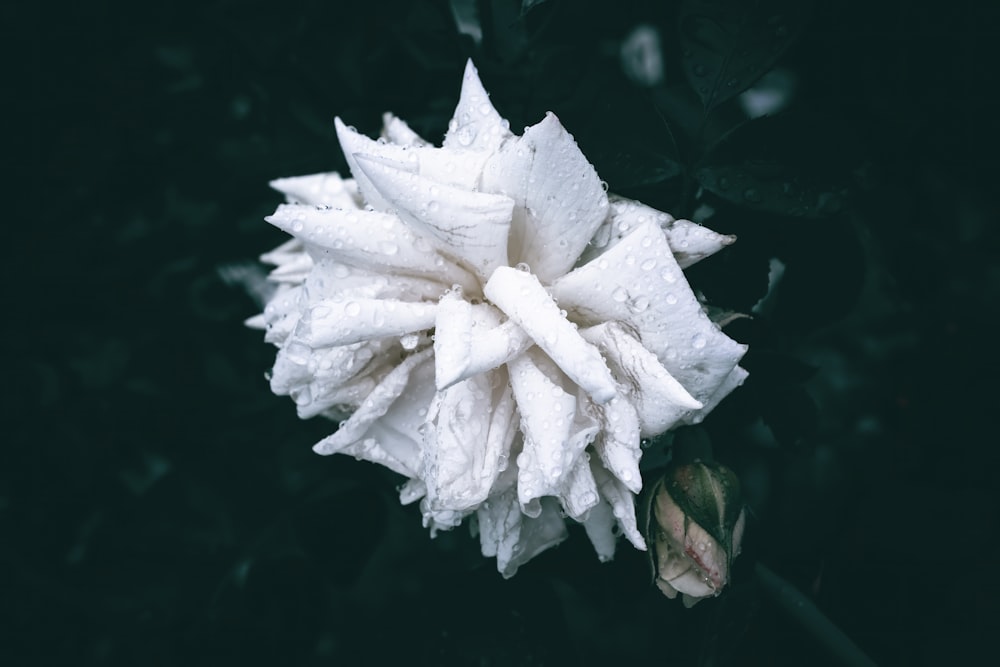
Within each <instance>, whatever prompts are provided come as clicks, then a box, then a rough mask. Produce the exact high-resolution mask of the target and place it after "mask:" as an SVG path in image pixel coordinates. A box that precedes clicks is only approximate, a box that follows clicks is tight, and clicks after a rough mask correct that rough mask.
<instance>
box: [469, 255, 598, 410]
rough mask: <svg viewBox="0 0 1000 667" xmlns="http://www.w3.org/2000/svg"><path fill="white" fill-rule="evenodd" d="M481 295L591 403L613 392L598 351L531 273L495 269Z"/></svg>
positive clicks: (510, 269)
mask: <svg viewBox="0 0 1000 667" xmlns="http://www.w3.org/2000/svg"><path fill="white" fill-rule="evenodd" d="M483 293H484V294H485V295H486V297H487V298H488V299H489V300H490V301H492V302H493V304H494V305H495V306H497V307H498V308H499V309H500V310H502V311H504V313H506V315H507V316H508V317H509V318H510V319H511V320H513V321H514V322H516V323H517V324H518V325H519V326H520V327H521V328H522V329H524V331H525V332H526V333H527V334H528V335H529V336H531V338H532V340H534V341H535V344H536V345H538V346H539V347H540V348H542V349H543V350H545V352H546V354H548V355H549V356H550V357H551V358H552V360H553V361H555V362H556V364H558V365H559V368H561V369H562V370H563V372H564V373H566V375H568V376H569V377H570V378H571V379H572V380H573V381H574V382H576V383H577V384H578V385H580V387H581V388H582V389H583V390H584V391H585V392H587V393H588V394H589V395H590V396H591V397H592V398H593V399H594V401H595V402H597V403H605V402H607V401H608V400H610V399H611V398H612V397H613V396H614V395H615V394H616V393H617V387H616V386H615V381H614V378H613V377H612V376H611V371H610V370H608V367H607V365H606V364H605V363H604V359H602V358H601V354H600V352H598V351H597V348H596V347H594V346H593V345H591V344H590V343H588V342H587V341H585V340H584V339H583V337H582V336H580V333H579V332H578V331H577V330H576V328H575V327H574V326H573V325H572V324H571V323H570V322H569V320H567V319H566V318H565V317H564V316H563V315H562V314H561V313H560V312H559V306H557V305H556V303H555V302H554V301H553V300H552V297H550V296H549V294H548V292H546V291H545V288H544V287H542V285H541V283H539V282H538V278H537V277H535V276H534V275H533V274H531V273H528V272H527V271H519V270H517V269H512V268H510V267H506V266H502V267H499V268H497V270H496V271H494V272H493V275H492V276H491V277H490V279H489V282H487V283H486V286H485V287H483Z"/></svg>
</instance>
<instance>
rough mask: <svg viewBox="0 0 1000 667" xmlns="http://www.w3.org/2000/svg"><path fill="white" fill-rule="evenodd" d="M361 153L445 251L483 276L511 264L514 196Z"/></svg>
mask: <svg viewBox="0 0 1000 667" xmlns="http://www.w3.org/2000/svg"><path fill="white" fill-rule="evenodd" d="M355 157H356V160H357V162H358V165H359V166H360V169H361V171H363V172H364V173H365V175H366V176H367V177H368V179H369V180H370V182H371V183H372V184H373V185H374V187H376V188H378V191H379V193H380V195H381V196H382V197H383V198H384V199H385V201H386V202H388V204H389V206H390V207H391V208H393V209H396V210H397V212H398V215H399V216H400V218H402V219H403V220H404V221H406V222H407V223H408V224H409V225H410V226H411V228H412V229H414V230H416V231H417V232H418V233H419V234H421V235H422V236H424V237H425V238H427V239H428V240H432V239H433V241H432V243H435V242H436V243H435V245H436V246H437V247H438V248H439V249H440V250H442V251H443V252H445V253H446V254H448V255H449V256H451V257H453V258H455V259H456V260H459V261H461V262H463V263H464V264H466V265H467V266H468V267H469V268H470V269H472V270H473V271H474V272H475V273H477V274H478V275H479V276H480V277H482V278H486V277H488V276H489V275H490V274H491V273H493V270H494V269H495V268H496V267H498V266H501V265H505V264H507V237H508V235H509V233H510V219H511V211H512V209H513V207H514V202H513V201H512V200H511V199H510V198H509V197H504V196H501V195H492V194H486V193H484V192H475V191H470V190H466V189H461V188H457V187H454V186H450V185H444V184H440V183H437V182H436V181H433V180H431V179H429V178H425V177H423V176H419V175H417V174H413V173H410V172H407V171H402V170H400V169H397V168H395V167H393V166H391V165H389V164H386V163H385V162H383V161H379V160H378V159H376V158H373V157H371V156H367V155H357V156H355Z"/></svg>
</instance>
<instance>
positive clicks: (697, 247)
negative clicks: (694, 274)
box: [663, 220, 736, 269]
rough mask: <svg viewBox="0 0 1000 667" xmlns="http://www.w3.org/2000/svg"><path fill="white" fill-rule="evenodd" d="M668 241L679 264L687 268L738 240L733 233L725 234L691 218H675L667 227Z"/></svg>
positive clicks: (665, 231) (665, 230)
mask: <svg viewBox="0 0 1000 667" xmlns="http://www.w3.org/2000/svg"><path fill="white" fill-rule="evenodd" d="M663 231H664V233H665V234H666V235H667V243H669V244H670V249H671V250H673V251H674V258H675V259H676V260H677V264H678V265H679V266H680V267H681V268H682V269H686V268H687V267H689V266H691V265H692V264H694V263H696V262H700V261H701V260H703V259H705V258H706V257H708V256H709V255H714V254H715V253H717V252H719V251H720V250H722V249H723V248H725V247H726V246H727V245H731V244H732V243H733V242H734V241H736V237H735V236H732V235H723V234H719V233H718V232H714V231H712V230H711V229H709V228H708V227H703V226H702V225H699V224H698V223H697V222H691V221H690V220H675V221H674V222H672V223H671V224H670V226H669V227H667V228H665V229H664V230H663Z"/></svg>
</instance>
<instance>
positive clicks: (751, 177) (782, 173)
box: [694, 113, 861, 218]
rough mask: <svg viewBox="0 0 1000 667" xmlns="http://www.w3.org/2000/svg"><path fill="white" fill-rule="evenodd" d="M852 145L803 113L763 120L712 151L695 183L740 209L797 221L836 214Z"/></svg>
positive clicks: (843, 198)
mask: <svg viewBox="0 0 1000 667" xmlns="http://www.w3.org/2000/svg"><path fill="white" fill-rule="evenodd" d="M853 143H854V142H853V141H852V138H851V137H850V136H849V135H845V133H844V132H843V131H842V130H841V129H840V128H839V127H838V126H837V125H836V124H835V123H833V122H832V121H829V120H827V119H824V118H821V117H817V116H814V115H812V114H806V113H787V114H781V115H778V116H764V117H761V118H758V119H755V120H752V121H748V122H746V123H743V124H742V125H740V126H738V127H736V128H735V129H733V130H732V131H730V132H729V133H728V134H726V135H725V136H724V137H722V139H720V140H719V141H718V142H717V143H716V144H715V145H714V146H712V147H711V148H710V149H709V151H708V154H707V155H706V157H705V158H704V159H703V160H702V163H701V165H700V166H699V167H698V168H697V169H696V170H695V174H694V175H695V178H696V179H697V180H698V182H699V183H700V184H701V185H702V186H703V187H704V188H705V189H707V190H708V191H709V192H711V193H713V194H715V195H718V196H719V197H722V198H723V199H726V200H727V201H730V202H732V203H734V204H737V205H739V206H741V207H744V208H749V209H753V210H757V211H765V212H768V213H775V214H777V215H784V216H792V217H800V218H823V217H828V216H831V215H835V214H837V213H840V212H841V211H842V210H844V208H845V207H846V205H847V203H848V199H849V197H850V194H851V191H850V185H851V174H852V169H853V168H855V167H856V166H857V165H858V164H859V162H860V159H861V158H860V156H859V154H858V152H857V151H855V150H854V149H853Z"/></svg>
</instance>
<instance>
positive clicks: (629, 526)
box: [590, 459, 646, 551]
mask: <svg viewBox="0 0 1000 667" xmlns="http://www.w3.org/2000/svg"><path fill="white" fill-rule="evenodd" d="M590 468H591V471H592V472H593V473H594V479H595V480H596V481H597V488H598V490H599V491H600V494H601V497H602V498H604V499H605V500H606V501H607V502H608V504H609V505H610V506H611V512H612V514H613V515H614V517H615V519H616V520H617V521H618V526H619V528H621V531H622V533H624V535H625V537H626V538H627V539H628V541H629V542H631V543H632V546H634V547H635V548H636V549H639V550H640V551H645V550H646V540H644V539H643V538H642V534H641V533H640V532H639V527H638V525H637V523H636V519H635V496H634V495H632V493H630V492H629V490H628V489H627V488H625V485H624V484H622V483H621V482H620V481H619V480H618V478H616V477H614V476H612V475H611V474H610V473H609V472H608V471H607V470H605V469H604V468H603V467H602V466H601V465H600V464H599V463H597V462H596V461H594V460H593V459H591V461H590Z"/></svg>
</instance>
